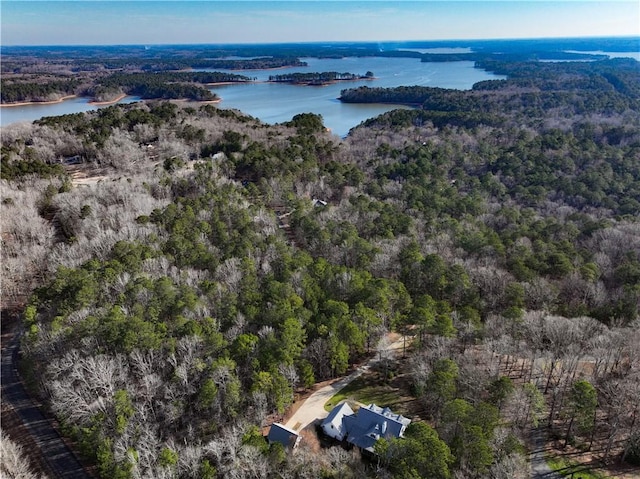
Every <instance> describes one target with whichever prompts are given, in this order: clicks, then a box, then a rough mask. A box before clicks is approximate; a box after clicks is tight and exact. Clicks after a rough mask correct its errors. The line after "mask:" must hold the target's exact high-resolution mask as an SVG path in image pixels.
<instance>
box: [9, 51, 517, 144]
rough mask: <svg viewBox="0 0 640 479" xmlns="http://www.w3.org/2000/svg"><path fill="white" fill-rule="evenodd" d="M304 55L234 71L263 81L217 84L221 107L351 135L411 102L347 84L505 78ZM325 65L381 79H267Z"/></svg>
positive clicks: (81, 107) (453, 67)
mask: <svg viewBox="0 0 640 479" xmlns="http://www.w3.org/2000/svg"><path fill="white" fill-rule="evenodd" d="M301 60H303V61H305V62H307V63H308V66H306V67H292V68H281V69H276V70H243V71H235V72H234V73H240V74H242V75H246V76H248V77H251V78H256V79H257V83H248V84H238V85H220V86H216V87H214V88H211V91H212V92H214V93H216V94H218V96H220V97H221V98H222V101H221V102H220V103H219V104H218V106H219V107H220V108H227V109H237V110H240V111H242V112H244V113H246V114H248V115H251V116H253V117H256V118H259V119H260V120H262V121H264V122H266V123H271V124H273V123H281V122H284V121H288V120H291V118H292V117H293V116H294V115H296V114H298V113H307V112H310V113H316V114H320V115H322V118H323V120H324V124H325V126H326V127H328V128H330V129H331V131H332V132H333V133H335V134H337V135H340V136H345V135H346V134H347V133H348V132H349V130H350V129H351V128H353V127H354V126H357V125H359V124H360V123H361V122H363V121H364V120H366V119H368V118H371V117H374V116H377V115H379V114H381V113H384V112H386V111H389V110H392V109H395V108H399V107H400V108H408V107H402V106H398V105H382V104H346V103H341V102H340V101H339V100H338V99H337V98H338V97H339V96H340V91H341V90H343V89H345V88H355V87H358V86H363V85H366V86H370V87H385V88H386V87H396V86H413V85H420V86H430V87H441V88H455V89H460V90H467V89H470V88H471V87H472V86H473V84H474V83H477V82H479V81H483V80H495V79H503V78H505V77H504V76H500V75H494V74H492V73H489V72H486V71H484V70H480V69H477V68H474V66H473V65H474V63H473V62H449V63H422V62H420V60H419V59H416V58H384V57H348V58H342V59H318V58H302V59H301ZM203 71H207V70H203ZM209 71H213V70H209ZM215 71H228V70H220V69H217V70H215ZM323 71H337V72H340V73H343V72H349V73H356V74H362V75H364V74H365V73H366V72H367V71H371V72H373V74H374V75H375V79H374V80H361V81H348V82H337V83H334V84H331V85H326V86H300V85H291V84H286V83H284V84H283V83H278V84H276V83H266V81H267V80H268V79H269V75H280V74H285V73H294V72H323ZM123 101H127V99H125V100H123ZM128 101H134V99H133V97H128ZM96 108H98V107H96V106H94V105H89V103H88V100H87V99H84V98H75V99H72V100H68V101H64V102H62V103H56V104H53V105H33V106H31V105H30V106H26V107H11V108H7V107H5V108H2V109H1V111H0V114H1V115H2V117H1V121H0V125H8V124H11V123H14V122H17V121H33V120H36V119H38V118H41V117H42V116H52V115H62V114H65V113H77V112H83V111H88V110H92V109H96Z"/></svg>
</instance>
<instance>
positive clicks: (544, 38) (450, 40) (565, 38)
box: [0, 35, 640, 48]
mask: <svg viewBox="0 0 640 479" xmlns="http://www.w3.org/2000/svg"><path fill="white" fill-rule="evenodd" d="M585 39H593V40H597V39H630V40H631V39H637V40H638V41H640V35H579V36H567V37H559V36H551V37H516V38H513V37H492V38H447V39H426V38H425V39H408V40H308V41H299V42H296V41H287V42H229V43H220V42H212V43H202V42H196V43H67V44H60V43H58V44H55V43H50V44H44V43H43V44H8V45H7V44H1V43H0V48H5V47H11V48H16V47H24V48H28V47H137V46H140V47H166V46H253V45H314V44H366V43H414V42H432V43H442V42H492V41H512V42H513V41H543V40H585Z"/></svg>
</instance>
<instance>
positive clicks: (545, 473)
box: [529, 427, 564, 479]
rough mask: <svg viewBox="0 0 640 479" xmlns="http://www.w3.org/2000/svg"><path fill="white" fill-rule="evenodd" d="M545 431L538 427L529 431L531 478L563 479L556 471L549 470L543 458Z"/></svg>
mask: <svg viewBox="0 0 640 479" xmlns="http://www.w3.org/2000/svg"><path fill="white" fill-rule="evenodd" d="M545 438H546V431H545V430H544V427H538V428H536V429H533V430H532V431H531V448H532V449H531V454H530V458H529V459H530V461H531V478H532V479H563V477H564V476H561V475H560V474H558V473H557V472H554V471H552V470H551V468H550V467H549V465H548V464H547V461H546V459H545V453H546V447H545V442H546V441H545Z"/></svg>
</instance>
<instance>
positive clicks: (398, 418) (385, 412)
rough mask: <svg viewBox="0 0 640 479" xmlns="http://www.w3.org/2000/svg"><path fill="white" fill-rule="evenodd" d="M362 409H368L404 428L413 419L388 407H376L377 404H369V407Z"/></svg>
mask: <svg viewBox="0 0 640 479" xmlns="http://www.w3.org/2000/svg"><path fill="white" fill-rule="evenodd" d="M360 409H361V410H362V409H366V410H368V411H371V412H373V413H375V414H377V415H379V416H382V417H384V418H385V419H386V420H388V421H393V422H396V423H398V424H401V425H403V426H408V425H409V424H411V419H409V418H406V417H404V416H403V415H402V414H396V413H394V412H393V411H391V409H389V408H388V407H385V408H381V407H380V406H376V405H375V404H369V405H368V406H364V407H362V408H360Z"/></svg>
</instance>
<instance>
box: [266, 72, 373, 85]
mask: <svg viewBox="0 0 640 479" xmlns="http://www.w3.org/2000/svg"><path fill="white" fill-rule="evenodd" d="M374 78H375V76H374V74H373V72H371V71H368V72H367V73H365V74H364V75H357V74H355V73H338V72H313V73H286V74H283V75H269V81H270V82H273V83H292V84H294V85H310V86H322V85H329V84H331V83H336V82H341V81H357V80H373V79H374Z"/></svg>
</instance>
